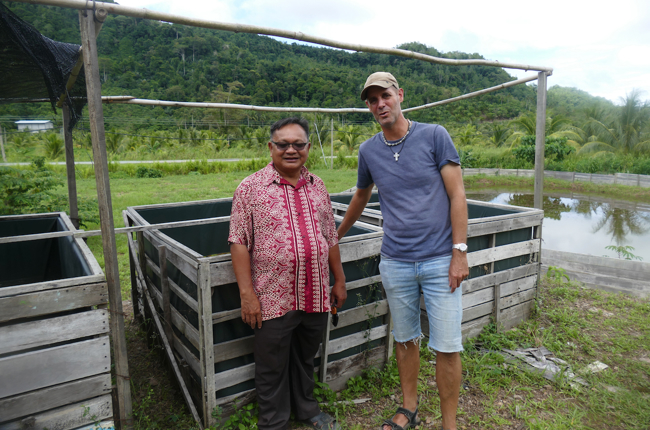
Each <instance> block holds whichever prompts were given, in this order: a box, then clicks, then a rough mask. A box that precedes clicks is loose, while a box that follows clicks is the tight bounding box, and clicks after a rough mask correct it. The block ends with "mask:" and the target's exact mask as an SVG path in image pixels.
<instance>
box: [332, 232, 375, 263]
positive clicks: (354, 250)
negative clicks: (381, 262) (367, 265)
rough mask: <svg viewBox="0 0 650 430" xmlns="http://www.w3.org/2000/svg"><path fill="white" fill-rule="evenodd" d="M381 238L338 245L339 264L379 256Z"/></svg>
mask: <svg viewBox="0 0 650 430" xmlns="http://www.w3.org/2000/svg"><path fill="white" fill-rule="evenodd" d="M381 244H382V238H381V237H377V238H374V239H369V240H364V241H359V242H352V243H349V244H345V246H343V245H340V246H339V247H340V250H341V262H342V263H347V262H348V261H357V260H363V259H364V258H368V257H373V256H375V255H379V252H380V250H381Z"/></svg>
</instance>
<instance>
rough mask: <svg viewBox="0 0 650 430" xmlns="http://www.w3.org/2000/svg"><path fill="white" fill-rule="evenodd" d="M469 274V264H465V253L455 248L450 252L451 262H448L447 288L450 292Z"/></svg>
mask: <svg viewBox="0 0 650 430" xmlns="http://www.w3.org/2000/svg"><path fill="white" fill-rule="evenodd" d="M468 276H469V266H468V265H467V253H466V252H460V251H459V250H457V249H454V250H452V252H451V263H450V264H449V288H451V292H452V293H453V292H454V291H456V288H458V287H460V283H461V282H463V280H465V278H467V277H468Z"/></svg>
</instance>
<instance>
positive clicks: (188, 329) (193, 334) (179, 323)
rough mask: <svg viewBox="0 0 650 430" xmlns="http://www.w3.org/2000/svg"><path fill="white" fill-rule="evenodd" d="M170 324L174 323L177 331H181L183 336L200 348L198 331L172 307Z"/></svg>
mask: <svg viewBox="0 0 650 430" xmlns="http://www.w3.org/2000/svg"><path fill="white" fill-rule="evenodd" d="M172 324H174V327H176V329H177V330H178V331H179V332H181V333H183V336H185V337H186V338H187V340H189V341H190V343H191V344H192V345H193V346H194V347H195V348H196V349H197V350H198V349H199V348H200V346H199V331H198V330H197V329H196V328H194V327H193V326H192V324H190V323H189V321H187V320H186V319H185V317H183V315H181V314H180V312H178V311H177V310H176V309H174V308H172Z"/></svg>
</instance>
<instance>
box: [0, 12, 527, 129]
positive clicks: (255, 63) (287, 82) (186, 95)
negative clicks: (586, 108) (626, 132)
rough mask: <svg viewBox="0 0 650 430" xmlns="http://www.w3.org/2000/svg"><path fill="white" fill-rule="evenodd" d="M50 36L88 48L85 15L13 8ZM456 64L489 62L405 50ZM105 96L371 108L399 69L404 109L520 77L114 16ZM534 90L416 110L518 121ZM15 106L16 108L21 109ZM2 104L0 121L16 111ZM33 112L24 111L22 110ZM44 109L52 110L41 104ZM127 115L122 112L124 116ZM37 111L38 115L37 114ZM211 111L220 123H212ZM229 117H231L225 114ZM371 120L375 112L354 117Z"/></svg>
mask: <svg viewBox="0 0 650 430" xmlns="http://www.w3.org/2000/svg"><path fill="white" fill-rule="evenodd" d="M5 4H6V5H7V6H8V7H9V8H10V9H11V10H12V11H13V12H14V13H16V14H17V15H18V16H19V17H21V18H22V19H23V20H25V21H27V22H29V23H31V24H32V25H33V26H34V27H35V28H36V29H38V30H39V31H40V32H41V33H42V34H44V35H45V36H47V37H49V38H51V39H54V40H58V41H63V42H71V43H80V41H79V22H78V15H77V11H76V10H72V9H65V8H57V7H49V6H36V5H30V4H24V3H14V2H7V3H5ZM400 48H403V49H409V50H413V51H418V52H424V53H427V54H430V55H435V56H439V57H448V58H483V57H482V56H480V55H479V54H465V53H461V52H448V53H443V52H439V51H437V50H436V49H434V48H432V47H427V46H425V45H422V44H419V43H408V44H404V45H402V46H400ZM98 50H99V53H100V57H99V62H100V73H101V79H102V93H103V95H131V96H135V97H141V98H149V99H162V100H179V101H201V102H209V101H212V102H235V103H242V104H254V105H265V106H319V107H364V104H363V102H362V101H361V100H360V99H359V92H360V89H361V88H362V86H363V83H364V82H365V78H366V77H367V75H368V74H370V73H372V72H374V71H378V70H386V71H390V72H391V73H393V74H394V75H395V76H396V77H397V79H398V81H399V82H400V85H401V86H402V87H403V88H404V90H405V94H406V95H405V102H404V104H403V107H409V106H416V105H421V104H425V103H430V102H434V101H437V100H443V99H447V98H450V97H454V96H458V95H461V94H464V93H467V92H471V91H475V90H479V89H483V88H486V87H490V86H494V85H497V84H500V83H503V82H506V81H509V80H513V79H514V78H513V77H511V76H510V75H508V74H507V72H505V71H504V70H502V69H497V68H493V67H482V66H461V67H450V66H442V65H436V64H430V63H425V62H422V61H417V60H409V59H405V58H401V57H394V56H387V55H378V54H367V53H351V52H347V51H341V50H335V49H328V48H322V47H314V46H308V45H302V44H296V43H283V42H280V41H278V40H275V39H273V38H270V37H265V36H258V35H252V34H236V33H230V32H223V31H214V30H206V29H201V28H193V27H184V26H179V25H171V24H167V23H161V22H156V21H150V20H142V19H135V18H128V17H122V16H109V17H108V19H107V21H106V22H105V23H104V26H103V28H102V31H101V33H100V35H99V38H98ZM535 100H536V94H535V89H534V88H533V87H530V86H524V85H519V86H517V87H514V88H510V89H506V90H501V91H498V92H495V93H492V94H488V95H484V96H481V97H478V98H474V99H470V100H467V101H462V102H457V103H453V104H450V105H446V106H443V107H439V108H435V109H427V110H422V111H418V112H414V113H412V114H409V117H410V118H412V119H416V120H420V121H426V122H446V121H458V122H469V121H477V120H491V119H509V118H514V117H516V116H518V115H519V114H520V113H522V112H525V111H527V110H530V109H534V108H535ZM14 108H15V107H14ZM11 109H12V108H11V106H0V115H11V112H12V111H11ZM15 109H19V110H20V111H22V112H23V113H22V114H28V113H30V112H28V111H29V110H30V109H36V108H30V107H27V106H25V105H23V107H21V108H15ZM38 112H44V110H43V108H39V109H38ZM120 112H122V113H121V114H120ZM123 112H124V107H119V106H118V107H116V106H112V105H111V106H107V107H106V111H105V113H106V114H107V115H109V116H110V115H123ZM130 112H131V113H130V114H131V115H136V116H144V117H150V118H152V119H153V118H158V119H161V118H163V117H171V116H172V115H173V116H174V117H179V116H186V117H189V116H190V115H191V116H192V120H193V121H196V122H199V123H200V121H201V119H203V117H205V119H206V120H207V119H209V118H212V119H218V118H215V116H214V115H215V113H214V111H208V110H203V111H200V110H189V109H174V108H168V109H163V108H134V109H130ZM32 113H33V112H32ZM211 115H212V117H210V116H211ZM221 115H223V113H222V114H221ZM229 115H231V117H230V118H234V117H236V116H237V115H239V117H240V118H242V117H245V116H247V115H248V116H249V118H253V119H257V120H263V119H264V116H265V115H264V114H260V113H248V114H247V113H244V112H233V113H229ZM347 118H348V120H351V121H367V120H369V119H370V118H369V116H368V115H367V114H348V115H347Z"/></svg>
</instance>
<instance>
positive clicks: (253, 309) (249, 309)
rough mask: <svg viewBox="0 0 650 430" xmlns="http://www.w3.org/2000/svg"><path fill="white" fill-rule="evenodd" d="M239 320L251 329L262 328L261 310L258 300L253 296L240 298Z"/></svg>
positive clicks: (247, 295)
mask: <svg viewBox="0 0 650 430" xmlns="http://www.w3.org/2000/svg"><path fill="white" fill-rule="evenodd" d="M241 319H242V320H244V322H245V323H246V324H248V325H249V326H251V328H252V329H255V327H256V326H257V328H262V308H261V306H260V300H259V299H258V298H257V296H256V295H255V294H246V295H244V296H242V297H241Z"/></svg>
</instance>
